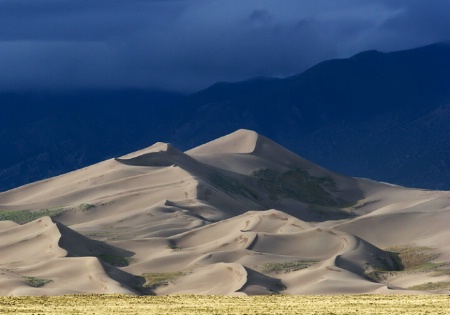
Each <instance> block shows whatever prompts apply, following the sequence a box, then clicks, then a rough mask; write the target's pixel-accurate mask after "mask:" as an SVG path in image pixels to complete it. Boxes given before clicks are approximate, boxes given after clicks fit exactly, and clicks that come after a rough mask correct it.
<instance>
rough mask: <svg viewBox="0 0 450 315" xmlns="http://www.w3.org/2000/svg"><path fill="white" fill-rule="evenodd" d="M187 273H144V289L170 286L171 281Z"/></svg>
mask: <svg viewBox="0 0 450 315" xmlns="http://www.w3.org/2000/svg"><path fill="white" fill-rule="evenodd" d="M184 275H185V273H184V272H182V271H177V272H147V273H143V274H142V277H144V278H145V281H146V282H145V284H144V287H146V288H152V289H155V288H157V287H159V286H164V285H168V284H169V283H170V282H171V281H174V280H176V279H178V278H179V277H181V276H184Z"/></svg>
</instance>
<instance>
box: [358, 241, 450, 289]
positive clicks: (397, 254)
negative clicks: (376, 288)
mask: <svg viewBox="0 0 450 315" xmlns="http://www.w3.org/2000/svg"><path fill="white" fill-rule="evenodd" d="M385 251H386V252H388V253H390V254H391V257H392V258H393V260H394V261H396V262H397V264H398V266H399V268H398V270H397V271H395V270H386V269H380V268H373V267H372V266H368V268H367V269H366V275H367V276H368V277H369V278H371V279H373V280H375V281H377V282H383V281H385V280H386V279H388V278H389V277H391V276H395V275H397V274H399V273H412V272H433V274H432V276H442V275H450V270H449V269H441V268H443V267H445V266H448V265H449V264H448V263H445V262H433V260H435V259H437V258H439V253H437V252H436V251H435V250H434V249H432V248H429V247H412V246H397V247H392V248H387V249H385Z"/></svg>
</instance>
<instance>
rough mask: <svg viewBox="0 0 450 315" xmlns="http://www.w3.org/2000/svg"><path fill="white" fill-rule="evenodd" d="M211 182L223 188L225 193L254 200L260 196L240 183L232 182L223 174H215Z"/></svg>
mask: <svg viewBox="0 0 450 315" xmlns="http://www.w3.org/2000/svg"><path fill="white" fill-rule="evenodd" d="M210 180H211V182H212V183H213V184H214V185H216V186H218V187H220V188H222V189H223V190H224V191H226V192H228V193H232V194H238V195H242V196H245V197H252V198H254V199H258V195H257V194H255V192H253V191H252V190H251V189H249V188H248V187H246V186H245V185H243V184H241V183H239V182H238V181H235V180H232V179H230V178H228V177H226V176H224V175H222V174H219V173H214V174H213V175H212V176H211V177H210Z"/></svg>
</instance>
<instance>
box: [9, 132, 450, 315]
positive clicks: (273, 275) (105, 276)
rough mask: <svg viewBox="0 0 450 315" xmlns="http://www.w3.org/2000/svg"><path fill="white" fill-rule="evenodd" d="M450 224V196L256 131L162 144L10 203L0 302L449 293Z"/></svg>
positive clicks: (21, 193) (26, 190)
mask: <svg viewBox="0 0 450 315" xmlns="http://www.w3.org/2000/svg"><path fill="white" fill-rule="evenodd" d="M449 220H450V192H446V191H428V190H420V189H412V188H405V187H399V186H394V185H390V184H386V183H379V182H374V181H371V180H368V179H360V178H351V177H347V176H344V175H341V174H336V173H334V172H332V171H329V170H326V169H323V168H321V167H320V166H317V165H315V164H313V163H311V162H309V161H307V160H305V159H303V158H301V157H299V156H297V155H295V154H294V153H292V152H290V151H289V150H287V149H285V148H283V147H281V146H279V145H278V144H276V143H274V142H273V141H271V140H270V139H267V138H265V137H263V136H261V135H258V134H257V133H255V132H252V131H249V130H238V131H236V132H234V133H232V134H230V135H227V136H224V137H222V138H219V139H217V140H214V141H212V142H209V143H206V144H204V145H202V146H199V147H197V148H194V149H192V150H189V151H187V152H181V151H179V150H178V149H177V148H175V147H173V146H172V145H170V144H166V143H156V144H154V145H152V146H150V147H149V148H146V149H143V150H141V151H137V152H134V153H131V154H128V155H125V156H122V157H118V158H115V159H110V160H106V161H104V162H101V163H98V164H95V165H92V166H89V167H86V168H83V169H80V170H77V171H74V172H71V173H67V174H64V175H61V176H57V177H53V178H50V179H46V180H43V181H39V182H35V183H32V184H29V185H25V186H22V187H18V188H16V189H13V190H9V191H6V192H3V193H0V295H2V296H61V295H65V294H125V295H136V296H138V295H179V294H183V295H184V294H188V295H223V296H234V297H236V298H242V299H245V298H246V296H247V295H274V294H278V293H281V294H283V295H304V294H307V295H339V294H341V295H342V294H380V296H382V295H383V296H384V295H394V294H427V293H441V294H448V293H450V242H449V240H450V229H449V228H448V226H449V225H448V222H449ZM105 298H106V297H105ZM135 298H137V297H135ZM149 298H150V297H149ZM267 298H269V297H267ZM272 298H273V299H277V297H272ZM283 298H286V299H288V300H289V299H290V298H287V297H283ZM433 298H435V299H438V300H440V302H439V303H442V304H436V305H442V309H441V310H445V312H446V313H447V312H448V310H449V309H448V300H447V299H446V296H441V297H439V296H436V297H433ZM433 298H431V297H425V295H424V296H423V297H417V296H416V295H414V299H417V300H416V301H420V302H418V303H422V304H424V305H425V304H427V303H428V302H423V301H421V300H420V299H433ZM61 299H63V297H61ZM99 299H102V298H101V297H99ZM125 299H126V300H127V303H135V301H138V300H133V299H132V297H127V298H125ZM161 299H163V297H161ZM187 299H188V301H195V299H196V298H194V297H189V298H187ZM192 299H193V300H192ZM198 299H206V300H208V299H209V298H207V297H203V298H200V297H198ZM299 299H300V298H299ZM331 299H333V298H332V297H327V298H326V299H325V300H324V301H329V300H331ZM354 299H356V300H358V299H362V300H364V298H363V297H354ZM411 299H412V298H411ZM8 301H21V300H20V299H19V300H11V299H10V300H8V299H5V298H4V299H1V302H0V303H1V304H0V305H3V306H4V307H6V306H5V305H8V303H10V302H8ZM49 301H51V302H49V303H60V302H58V301H60V300H58V299H49ZM155 301H159V300H155ZM161 301H163V300H161ZM202 301H203V300H202ZM239 301H240V300H239ZM243 301H244V300H243ZM289 301H290V300H289ZM358 301H359V300H358ZM384 301H385V302H383V303H389V301H390V300H389V298H385V299H384ZM427 301H430V300H427ZM359 302H361V301H359ZM359 302H358V303H359ZM366 302H367V301H366ZM366 302H364V303H366ZM5 303H6V304H5ZM27 303H28V302H27ZM96 303H97V302H96ZM183 303H184V302H183ZM187 303H194V304H196V303H197V302H187ZM202 303H203V302H202ZM205 303H206V302H205ZM208 303H211V302H210V300H208ZM268 303H269V304H266V306H267V307H270V303H272V302H268ZM289 303H291V302H289ZM295 303H298V302H295ZM300 303H307V302H305V301H304V300H301V302H300ZM324 303H325V302H324ZM333 303H336V301H335V302H333ZM349 303H350V302H349ZM361 303H362V302H361ZM367 303H375V304H376V303H378V302H367ZM380 303H381V302H380ZM413 303H415V302H413ZM433 303H434V302H433ZM70 305H72V304H70ZM174 305H175V304H174ZM288 305H291V304H286V307H287V306H288ZM361 305H365V304H361ZM414 305H415V304H414ZM8 307H9V306H8ZM24 307H25V306H24ZM102 307H106V305H105V306H102ZM208 307H209V306H208ZM211 307H212V306H211ZM230 307H231V306H230ZM391 307H396V305H394V304H393V305H391ZM430 307H431V306H430ZM5 309H8V308H5ZM327 310H328V309H327ZM428 310H429V311H431V312H434V311H436V310H434V309H428ZM360 311H361V310H360ZM233 312H234V311H230V312H229V313H230V314H231V313H233ZM246 312H247V313H248V314H253V313H252V310H251V309H250V308H249V309H248V310H246ZM329 312H334V313H336V314H341V313H339V311H336V310H332V309H330V310H329ZM221 313H222V312H221ZM281 313H282V312H280V314H281ZM356 313H358V314H364V313H362V312H358V310H356V309H355V314H356ZM410 313H411V314H413V313H414V312H413V311H410ZM223 314H226V312H225V313H223ZM255 314H256V313H255ZM303 314H308V313H303ZM311 314H313V313H311ZM346 314H351V313H346ZM405 314H408V312H406V313H405ZM414 314H417V313H414ZM436 314H438V312H436Z"/></svg>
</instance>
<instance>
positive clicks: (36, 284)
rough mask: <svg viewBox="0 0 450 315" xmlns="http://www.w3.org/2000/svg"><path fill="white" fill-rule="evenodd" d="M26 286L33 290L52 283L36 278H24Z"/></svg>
mask: <svg viewBox="0 0 450 315" xmlns="http://www.w3.org/2000/svg"><path fill="white" fill-rule="evenodd" d="M24 279H25V282H26V284H28V285H29V286H30V287H33V288H40V287H43V286H44V285H46V284H47V283H50V282H53V280H50V279H43V278H36V277H24Z"/></svg>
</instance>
